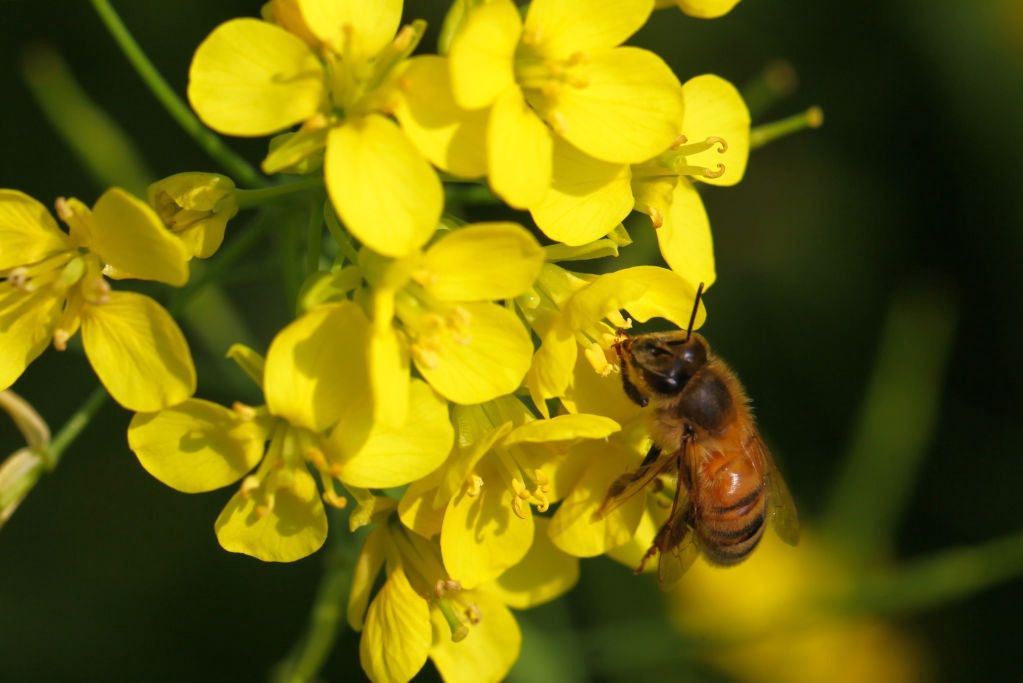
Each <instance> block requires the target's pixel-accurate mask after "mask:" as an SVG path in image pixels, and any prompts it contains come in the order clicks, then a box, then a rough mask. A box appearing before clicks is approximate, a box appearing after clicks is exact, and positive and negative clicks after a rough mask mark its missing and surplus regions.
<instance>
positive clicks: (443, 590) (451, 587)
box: [433, 579, 462, 598]
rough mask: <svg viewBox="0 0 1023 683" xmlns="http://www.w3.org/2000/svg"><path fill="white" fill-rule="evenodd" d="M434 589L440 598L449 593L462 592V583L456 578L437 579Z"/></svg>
mask: <svg viewBox="0 0 1023 683" xmlns="http://www.w3.org/2000/svg"><path fill="white" fill-rule="evenodd" d="M433 589H434V593H435V594H436V595H437V597H438V598H443V597H444V596H445V595H446V594H447V593H458V592H460V591H461V590H462V584H461V583H460V582H458V581H455V580H454V579H437V583H436V584H435V585H434V587H433Z"/></svg>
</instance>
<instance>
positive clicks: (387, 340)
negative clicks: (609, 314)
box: [360, 223, 544, 423]
mask: <svg viewBox="0 0 1023 683" xmlns="http://www.w3.org/2000/svg"><path fill="white" fill-rule="evenodd" d="M543 259H544V252H543V249H541V248H540V245H539V244H538V243H537V241H536V239H535V238H534V237H533V236H532V235H530V234H529V232H527V231H526V230H525V229H524V228H522V227H521V226H519V225H516V224H514V223H479V224H474V225H468V226H465V227H462V228H459V229H456V230H452V231H450V232H448V233H446V234H444V235H443V236H442V237H440V238H439V239H437V240H436V242H434V243H433V244H432V245H431V246H430V247H429V248H428V249H426V250H425V251H424V252H422V253H416V254H413V255H412V256H410V257H408V258H406V259H401V260H397V261H390V260H387V259H381V258H380V257H378V256H375V255H374V254H372V253H370V252H367V251H366V250H363V251H362V252H361V254H360V268H361V270H362V274H363V276H364V277H365V279H366V280H367V281H368V282H369V285H370V287H369V288H368V291H367V292H366V297H367V298H368V299H369V301H370V304H371V308H372V310H373V327H372V334H371V338H370V342H369V348H370V384H371V385H372V387H373V401H374V404H375V405H376V407H377V417H379V418H381V419H384V420H385V421H388V422H391V423H400V421H401V419H402V415H403V414H404V410H405V407H404V406H405V402H406V395H407V386H408V381H409V379H408V378H409V359H410V357H411V362H412V363H414V364H415V367H416V369H417V370H418V371H419V373H420V374H421V375H422V377H423V378H424V379H425V380H426V381H427V382H429V383H430V385H431V386H432V387H433V388H434V389H436V390H437V391H438V392H439V393H440V394H441V395H442V396H444V397H445V398H447V399H449V400H451V401H453V402H455V403H462V404H470V403H481V402H483V401H488V400H490V399H493V398H496V397H497V396H501V395H503V394H507V393H510V392H512V391H514V390H515V389H517V388H518V386H519V384H520V383H521V382H522V378H523V376H524V375H525V374H526V370H527V369H528V368H529V360H530V357H531V356H532V352H533V344H532V341H531V340H530V338H529V333H528V331H527V330H526V329H525V327H524V326H523V324H522V322H521V320H520V319H519V318H518V316H516V315H515V313H514V312H513V311H512V310H509V308H507V307H505V306H501V305H499V304H496V303H494V300H499V299H509V298H512V297H515V296H518V295H519V294H522V293H523V292H525V291H526V290H527V289H529V287H530V285H531V284H532V283H533V281H534V280H535V279H536V275H537V273H538V272H539V271H540V268H541V266H542V265H543Z"/></svg>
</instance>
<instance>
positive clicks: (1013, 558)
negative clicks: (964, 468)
mask: <svg viewBox="0 0 1023 683" xmlns="http://www.w3.org/2000/svg"><path fill="white" fill-rule="evenodd" d="M1020 574H1023V532H1016V533H1014V534H1010V535H1008V536H1003V537H1002V538H998V539H995V540H993V541H987V542H986V543H981V544H980V545H976V546H972V547H967V548H956V549H954V550H946V551H944V552H941V553H938V554H936V555H934V556H932V557H929V558H926V559H923V560H918V561H916V562H913V563H910V564H908V565H905V566H903V567H901V568H899V569H894V570H890V571H885V572H878V573H875V574H869V575H868V576H867V577H866V578H864V579H863V581H862V582H861V583H860V584H858V585H857V587H856V588H854V589H853V591H852V592H851V593H850V594H849V595H847V596H845V597H844V599H843V600H842V601H841V604H840V605H839V607H840V608H841V609H843V610H845V611H847V612H866V613H870V614H899V613H907V612H918V611H921V610H925V609H931V608H934V607H939V606H941V605H945V604H948V603H950V602H952V601H954V600H959V599H962V598H965V597H969V596H971V595H974V594H975V593H979V592H980V591H982V590H985V589H988V588H991V587H993V586H996V585H997V584H999V583H1001V582H1003V581H1006V580H1008V579H1012V578H1014V577H1017V576H1019V575H1020Z"/></svg>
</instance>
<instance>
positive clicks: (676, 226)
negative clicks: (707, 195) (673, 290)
mask: <svg viewBox="0 0 1023 683" xmlns="http://www.w3.org/2000/svg"><path fill="white" fill-rule="evenodd" d="M656 232H657V242H658V244H659V245H660V247H661V256H663V257H664V260H665V261H666V262H667V264H668V265H669V266H671V269H672V270H673V271H675V272H676V273H678V274H679V275H681V276H682V277H684V278H685V279H686V280H687V281H688V282H696V283H700V282H702V283H703V284H704V286H706V287H710V286H711V285H712V284H714V280H715V279H717V273H716V271H715V267H714V242H713V238H712V236H711V232H710V220H709V219H708V218H707V211H706V210H705V209H704V208H703V201H702V200H701V199H700V194H699V193H698V192H697V191H696V189H695V188H693V186H692V185H690V184H689V182H688V181H687V180H685V179H684V178H682V179H679V182H678V184H677V185H676V186H675V191H674V192H673V194H672V200H671V205H670V206H669V207H668V213H667V214H666V215H665V216H664V224H663V225H662V226H661V227H660V228H658V229H657V231H656Z"/></svg>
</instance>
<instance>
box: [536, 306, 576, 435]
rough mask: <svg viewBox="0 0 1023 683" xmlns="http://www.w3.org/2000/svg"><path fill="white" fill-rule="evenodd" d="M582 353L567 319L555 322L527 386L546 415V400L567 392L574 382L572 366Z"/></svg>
mask: <svg viewBox="0 0 1023 683" xmlns="http://www.w3.org/2000/svg"><path fill="white" fill-rule="evenodd" d="M578 353H579V348H578V347H577V346H576V341H575V335H574V334H572V329H571V328H570V327H569V326H568V325H566V324H565V322H564V321H563V320H559V321H558V322H557V323H555V324H554V325H553V326H552V327H551V329H550V330H548V331H547V334H545V335H544V336H543V339H542V340H541V342H540V348H538V349H537V350H536V353H535V354H534V355H533V364H532V365H531V366H530V368H529V374H527V375H526V386H527V387H529V393H530V395H531V396H532V397H533V402H534V403H535V404H536V405H537V406H538V407H539V408H540V410H541V412H543V413H544V414H545V415H546V405H545V403H544V401H546V400H547V399H548V398H555V397H557V396H562V395H564V393H565V390H566V389H567V388H568V385H569V383H571V381H572V367H573V366H574V365H575V359H576V356H577V355H578Z"/></svg>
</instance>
